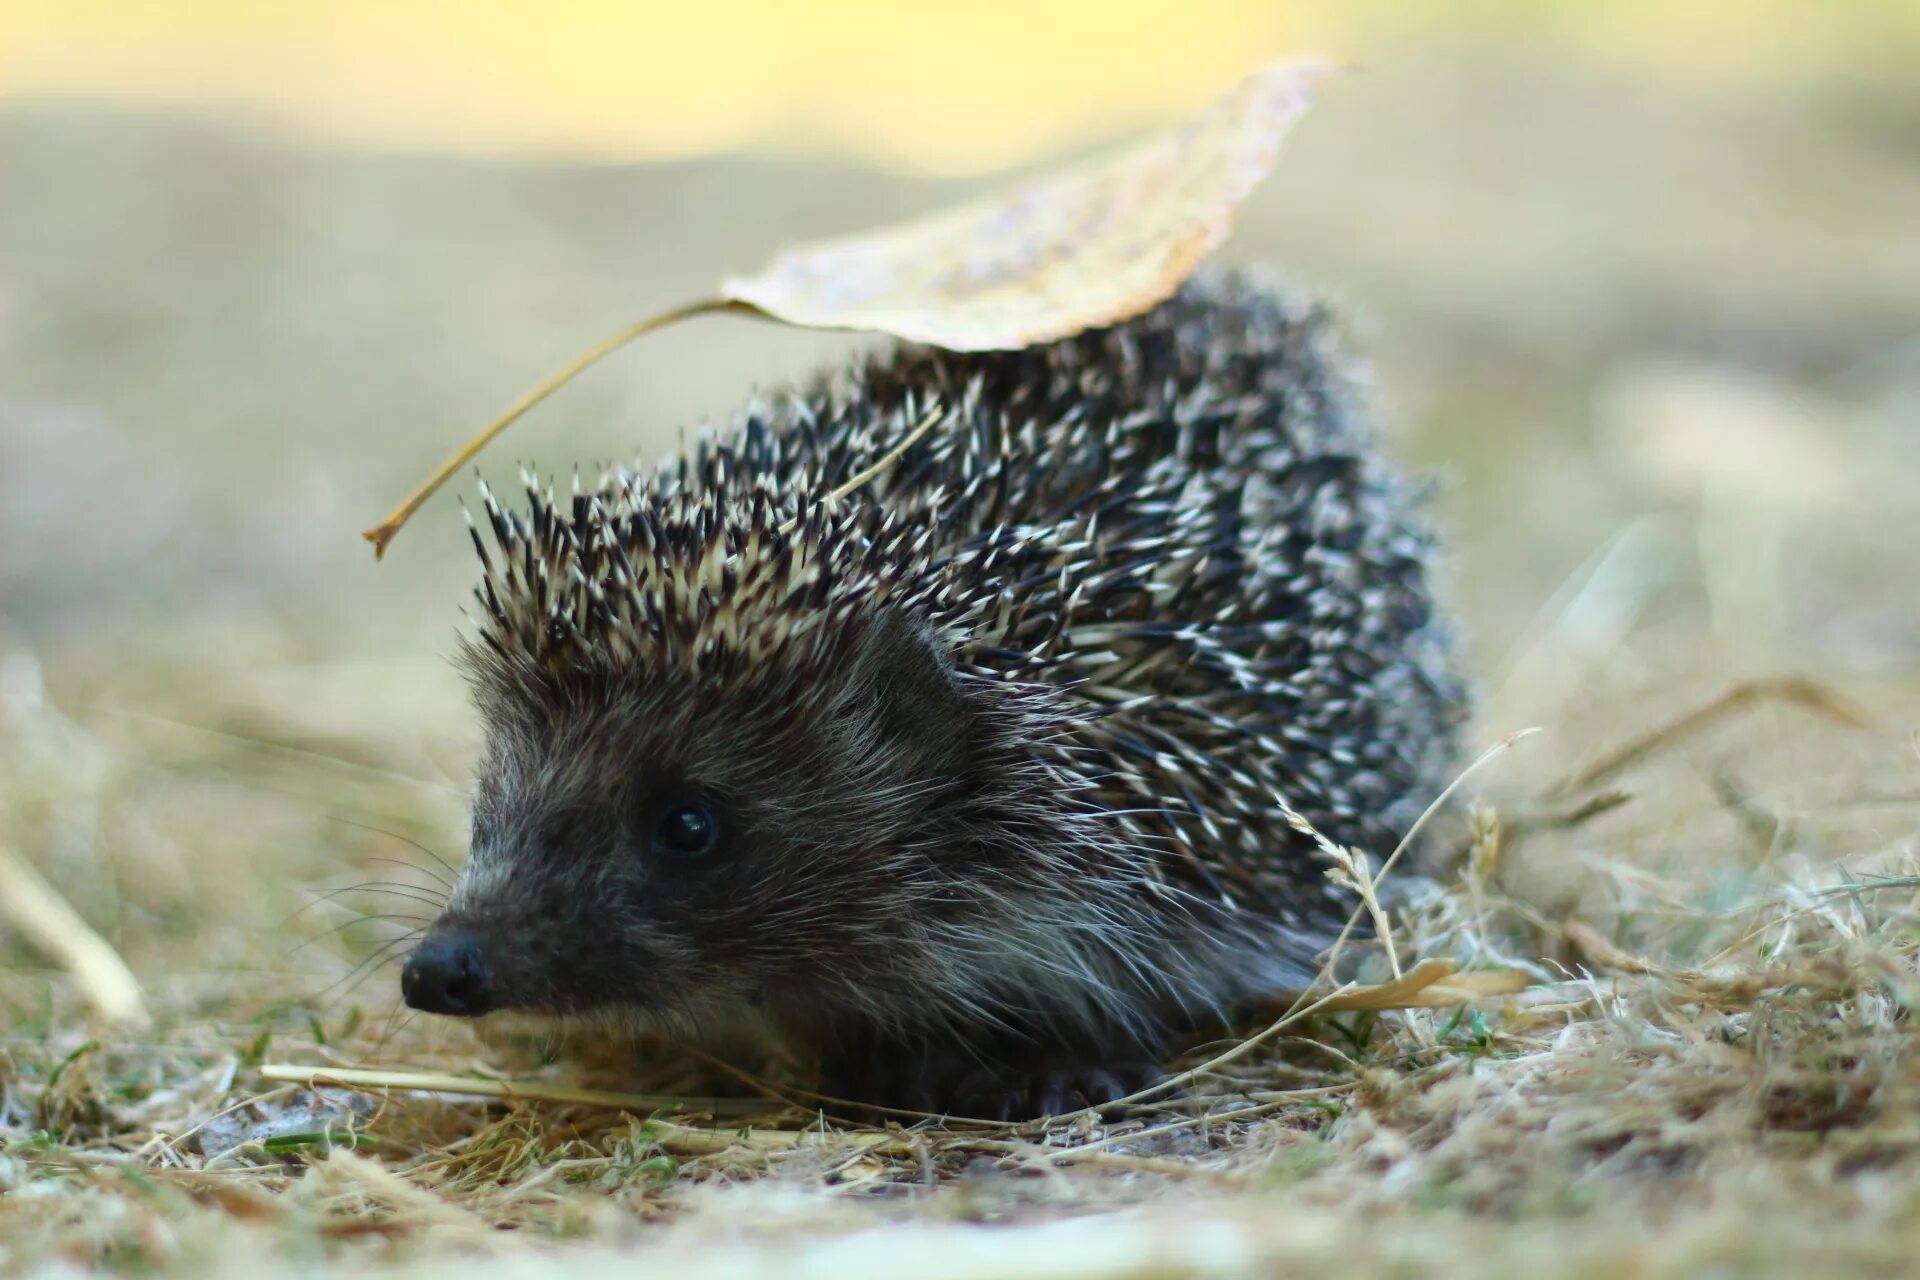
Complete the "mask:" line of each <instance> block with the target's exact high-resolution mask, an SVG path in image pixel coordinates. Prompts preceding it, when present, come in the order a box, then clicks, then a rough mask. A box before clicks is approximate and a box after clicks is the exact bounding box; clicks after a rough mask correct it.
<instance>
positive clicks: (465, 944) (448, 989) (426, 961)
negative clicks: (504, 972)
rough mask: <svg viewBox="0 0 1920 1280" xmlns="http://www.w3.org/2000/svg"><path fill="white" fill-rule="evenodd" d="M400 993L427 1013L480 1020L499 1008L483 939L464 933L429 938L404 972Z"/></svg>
mask: <svg viewBox="0 0 1920 1280" xmlns="http://www.w3.org/2000/svg"><path fill="white" fill-rule="evenodd" d="M400 994H401V995H402V996H403V997H405V999H406V1002H407V1004H408V1005H410V1006H411V1007H413V1008H415V1009H418V1010H420V1011H421V1012H423V1013H445V1014H451V1015H453V1016H455V1017H462V1018H476V1017H479V1016H480V1015H481V1014H484V1013H491V1012H493V1010H494V1009H495V1008H497V1007H498V1001H497V996H496V992H495V988H494V984H493V969H492V966H491V965H489V964H488V963H487V951H486V946H485V944H484V942H483V940H482V939H481V938H480V937H479V936H478V935H477V934H472V933H467V932H464V931H450V932H447V933H437V934H432V935H429V936H428V938H427V940H426V941H425V942H422V943H421V944H420V945H419V946H418V947H415V948H414V950H413V954H412V955H410V956H408V957H407V963H406V966H405V967H404V968H402V969H401V971H400Z"/></svg>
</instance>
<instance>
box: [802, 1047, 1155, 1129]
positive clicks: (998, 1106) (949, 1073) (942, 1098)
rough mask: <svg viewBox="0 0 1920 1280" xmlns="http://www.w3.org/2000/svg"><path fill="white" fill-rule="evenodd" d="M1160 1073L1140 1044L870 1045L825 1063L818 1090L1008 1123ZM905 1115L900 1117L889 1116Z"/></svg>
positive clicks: (1109, 1098)
mask: <svg viewBox="0 0 1920 1280" xmlns="http://www.w3.org/2000/svg"><path fill="white" fill-rule="evenodd" d="M1161 1075H1162V1071H1161V1067H1160V1064H1159V1063H1157V1062H1155V1061H1153V1060H1151V1059H1150V1058H1147V1057H1146V1056H1144V1054H1142V1052H1141V1051H1140V1050H1139V1049H1138V1048H1133V1047H1130V1048H1129V1051H1128V1052H1123V1053H1114V1054H1072V1055H1067V1054H1048V1053H1045V1052H1041V1051H1035V1050H1031V1049H1029V1050H1028V1051H1027V1052H1026V1053H1017V1052H1016V1053H994V1052H990V1051H983V1050H982V1049H980V1048H979V1047H977V1046H972V1045H912V1046H909V1045H899V1044H888V1045H874V1046H871V1047H868V1048H865V1049H864V1050H863V1051H861V1052H858V1053H850V1054H847V1055H846V1056H845V1057H843V1058H842V1059H841V1060H840V1061H838V1062H836V1063H834V1064H833V1065H832V1066H830V1067H829V1069H828V1071H827V1072H826V1073H825V1077H824V1079H823V1081H822V1089H821V1092H822V1093H824V1094H826V1095H827V1096H829V1097H832V1098H836V1099H842V1100H844V1101H845V1102H846V1103H850V1104H851V1103H864V1104H866V1106H865V1107H852V1106H846V1107H842V1108H840V1109H841V1110H843V1111H845V1112H846V1113H847V1114H850V1115H854V1116H855V1117H857V1118H859V1119H863V1120H871V1119H874V1118H876V1117H880V1116H883V1115H885V1113H884V1112H878V1111H872V1110H868V1108H888V1109H891V1110H894V1111H917V1112H925V1113H927V1114H931V1115H949V1116H960V1117H964V1118H966V1119H971V1120H998V1121H1002V1122H1013V1121H1019V1120H1036V1119H1040V1118H1042V1117H1046V1116H1059V1115H1065V1114H1067V1113H1068V1112H1070V1111H1078V1110H1080V1109H1081V1108H1083V1107H1090V1106H1099V1105H1100V1104H1102V1103H1107V1102H1114V1101H1117V1100H1119V1099H1121V1098H1124V1097H1126V1096H1127V1095H1128V1094H1132V1093H1138V1092H1139V1091H1140V1090H1141V1089H1144V1088H1146V1087H1147V1086H1148V1085H1150V1084H1152V1083H1153V1082H1154V1081H1156V1080H1158V1079H1160V1077H1161ZM893 1118H896V1119H902V1118H904V1117H898V1116H896V1117H893Z"/></svg>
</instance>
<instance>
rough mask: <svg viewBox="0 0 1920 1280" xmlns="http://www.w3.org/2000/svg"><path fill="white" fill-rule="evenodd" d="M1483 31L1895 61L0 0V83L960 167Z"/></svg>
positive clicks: (960, 5)
mask: <svg viewBox="0 0 1920 1280" xmlns="http://www.w3.org/2000/svg"><path fill="white" fill-rule="evenodd" d="M1489 36H1498V37H1499V38H1501V39H1503V40H1506V41H1513V42H1522V43H1531V44H1533V45H1534V46H1535V47H1536V48H1537V50H1538V51H1539V53H1540V54H1541V56H1542V57H1561V56H1565V55H1566V54H1567V53H1569V52H1572V53H1575V54H1580V55H1591V56H1592V57H1594V58H1596V59H1599V60H1603V61H1607V60H1611V61H1618V62H1621V63H1624V64H1626V65H1628V66H1635V65H1645V66H1649V67H1657V68H1660V69H1663V70H1665V71H1668V72H1671V71H1675V70H1681V71H1684V73H1685V74H1686V75H1688V76H1692V77H1698V78H1700V79H1702V80H1716V79H1727V78H1736V79H1737V78H1749V77H1755V76H1760V77H1767V78H1779V79H1794V78H1799V77H1802V76H1821V77H1825V76H1830V75H1832V74H1834V73H1835V72H1836V71H1840V72H1843V73H1844V74H1845V75H1847V76H1850V77H1872V78H1896V77H1900V76H1907V75H1911V74H1912V68H1913V54H1914V53H1915V51H1916V50H1920V4H1915V3H1912V2H1911V0H1834V2H1832V3H1820V2H1818V0H1685V2H1682V3H1663V2H1662V0H1609V2H1607V3H1593V4H1572V3H1549V2H1547V0H1467V2H1462V3H1433V4H1427V3H1420V2H1418V0H1350V2H1347V3H1341V2H1339V0H1305V2H1301V3H1285V2H1283V0H1265V2H1261V0H1184V2H1183V3H1180V4H1171V3H1164V2H1156V0H1052V2H1049V3H1032V4H1023V3H1016V2H1014V0H981V2H977V3H967V2H966V0H914V2H911V3H905V2H890V0H828V2H816V3H805V4H792V3H782V2H781V0H707V2H705V3H699V4H686V3H677V4H657V3H622V2H621V0H564V2H563V0H554V2H552V3H541V4H534V3H501V2H499V0H485V2H473V0H401V2H399V3H394V2H391V0H387V2H383V0H187V2H184V3H180V2H176V3H151V2H148V0H7V3H6V4H5V5H0V95H6V96H14V97H22V96H29V97H53V98H86V99H110V100H124V101H126V102H129V103H149V104H151V103H165V104H171V105H176V106H177V105H187V106H207V107H216V108H226V109H239V110H242V111H244V112H246V113H248V114H252V115H262V114H264V115H266V116H270V117H274V118H277V119H278V120H280V121H282V122H288V123H292V124H296V125H298V126H300V127H302V128H304V129H308V130H312V131H314V132H317V133H320V134H322V135H326V136H329V137H332V138H335V139H337V140H342V141H351V142H354V143H359V144H363V145H365V144H370V145H373V146H377V147H385V148H398V149H423V150H448V149H451V150H461V151H470V152H481V153H495V152H528V151H531V152H539V153H550V154H560V155H574V156H589V157H595V158H603V159H649V158H659V157H667V156H681V155H688V154H694V153H700V152H707V151H715V150H734V149H746V148H757V147H769V146H771V147H781V148H797V149H803V150H807V151H819V150H835V151H841V152H845V153H851V154H857V155H861V156H865V157H869V158H874V159H879V160H883V161H887V162H892V163H903V164H908V165H913V166H918V167H924V168H927V169H932V170H938V171H947V172H957V171H969V170H974V169H979V168H983V167H995V166H999V165H1004V164H1007V163H1010V162H1017V161H1019V160H1023V159H1026V158H1028V157H1031V156H1033V155H1035V154H1045V153H1047V152H1049V151H1051V150H1055V149H1058V148H1059V147H1060V146H1061V145H1062V144H1063V142H1066V141H1068V140H1072V139H1077V138H1081V137H1086V136H1096V137H1097V136H1104V135H1108V134H1112V133H1116V132H1120V131H1124V130H1126V129H1129V128H1132V127H1135V126H1137V125H1139V124H1141V123H1142V122H1145V121H1150V120H1157V119H1163V118H1166V117H1167V116H1170V115H1175V114H1180V113H1183V112H1185V111H1187V110H1189V109H1191V108H1192V107H1194V106H1195V105H1197V104H1198V103H1200V102H1202V101H1204V100H1206V99H1207V98H1209V97H1210V96H1212V94H1214V93H1215V92H1217V91H1218V90H1219V88H1220V86H1222V85H1223V84H1225V83H1227V82H1228V81H1230V80H1232V79H1233V78H1235V77H1236V76H1238V75H1239V74H1241V73H1242V72H1244V71H1245V70H1246V69H1247V68H1248V67H1249V66H1251V65H1252V64H1253V63H1255V62H1257V61H1260V60H1262V59H1264V58H1268V57H1272V56H1275V55H1276V54H1280V53H1286V52H1291V51H1297V50H1304V49H1313V50H1319V51H1324V52H1328V53H1331V54H1333V55H1335V56H1338V57H1342V58H1347V59H1351V60H1354V61H1357V62H1359V63H1361V64H1362V65H1365V64H1366V63H1367V62H1368V61H1369V60H1370V59H1372V58H1376V57H1381V56H1391V55H1393V54H1394V53H1395V52H1396V51H1397V50H1399V49H1401V48H1403V47H1405V46H1408V45H1426V44H1431V43H1433V42H1436V41H1440V42H1464V41H1472V40H1478V39H1485V38H1488V37H1489Z"/></svg>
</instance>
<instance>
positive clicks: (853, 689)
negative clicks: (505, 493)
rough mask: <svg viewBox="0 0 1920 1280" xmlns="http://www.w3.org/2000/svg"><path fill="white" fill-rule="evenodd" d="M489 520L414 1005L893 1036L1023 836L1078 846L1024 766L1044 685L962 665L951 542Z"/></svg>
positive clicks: (760, 518)
mask: <svg viewBox="0 0 1920 1280" xmlns="http://www.w3.org/2000/svg"><path fill="white" fill-rule="evenodd" d="M486 515H487V520H488V523H490V524H491V526H492V529H491V532H492V539H491V545H488V544H487V542H486V540H484V539H482V537H481V536H480V534H479V533H478V532H477V531H476V534H475V542H476V545H477V546H479V547H480V556H481V559H482V561H483V564H484V565H485V576H484V578H483V581H482V582H481V585H480V587H479V588H478V592H477V594H478V597H479V601H480V605H481V610H480V613H479V616H478V619H477V622H478V629H477V636H476V638H474V639H472V640H470V641H469V642H468V643H467V645H466V648H465V654H464V665H465V667H466V669H467V671H468V674H469V676H470V678H471V681H472V683H473V686H474V689H475V693H476V700H477V703H478V706H479V709H480V712H481V717H482V720H483V722H484V726H485V739H486V746H485V752H484V756H483V759H482V763H481V767H480V771H479V780H478V788H477V795H476V800H475V807H474V821H473V837H472V851H471V855H470V860H469V863H468V866H467V867H466V869H465V870H464V872H463V873H462V876H461V878H460V881H459V883H458V885H457V886H456V888H455V891H454V893H453V894H452V896H451V899H450V901H449V903H448V907H447V910H446V912H445V913H444V914H443V916H442V917H441V919H440V920H439V921H438V922H437V923H436V924H435V926H434V927H433V929H432V930H431V931H430V933H429V935H428V938H427V940H426V941H425V942H424V943H423V944H422V945H421V946H420V947H419V948H418V949H417V950H416V951H415V953H414V954H413V956H412V957H411V958H410V959H409V962H408V965H407V968H406V971H405V975H404V977H403V983H404V987H405V990H406V993H407V998H408V1000H409V1002H410V1003H412V1004H414V1005H415V1006H416V1007H420V1008H423V1009H428V1010H430V1011H434V1012H442V1013H460V1014H481V1013H487V1012H491V1011H493V1010H496V1009H521V1010H529V1011H535V1012H544V1013H555V1014H561V1015H613V1016H615V1017H622V1018H623V1019H624V1020H625V1021H628V1022H630V1023H636V1024H638V1025H640V1026H642V1027H646V1028H657V1029H663V1030H668V1031H678V1032H683V1033H695V1032H704V1031H708V1030H711V1029H713V1028H714V1027H715V1026H720V1025H726V1024H730V1023H734V1022H738V1021H741V1020H747V1021H756V1020H757V1021H766V1020H771V1021H772V1022H773V1023H775V1024H778V1023H780V1022H781V1021H782V1020H792V1021H795V1022H807V1023H809V1024H816V1023H818V1022H819V1021H820V1019H821V1017H822V1016H826V1017H828V1018H829V1020H831V1014H832V1009H833V1008H836V1007H840V1006H848V1007H850V1006H851V1004H852V1003H858V1004H861V1005H862V1006H863V1010H862V1012H863V1014H864V1015H865V1016H868V1017H871V1016H872V1015H873V1014H874V1012H875V1011H876V1010H875V1009H874V1008H873V1006H874V1004H875V1002H876V1001H881V1002H884V1000H885V999H886V996H887V992H888V991H889V990H890V989H891V990H897V991H898V992H900V993H901V996H902V999H905V998H906V993H910V992H914V991H925V990H926V989H927V987H928V985H929V984H930V983H934V982H935V981H936V977H935V975H933V974H932V973H930V972H918V971H916V970H915V965H916V964H917V963H921V962H924V964H925V965H926V966H927V967H928V968H929V969H931V968H932V967H934V966H936V965H942V964H943V962H942V961H941V959H940V957H941V956H943V955H946V954H948V953H947V952H946V951H944V950H942V949H941V948H940V947H939V945H938V944H939V941H940V938H939V935H940V934H941V933H942V931H943V930H945V931H947V932H948V933H949V934H951V933H952V932H953V931H955V930H960V931H964V930H966V929H967V928H969V927H970V926H969V925H968V922H967V921H968V913H969V910H970V907H969V901H968V899H969V896H970V895H972V896H974V897H978V895H979V894H980V893H981V892H982V886H986V885H991V884H992V883H993V875H992V870H991V866H990V865H989V864H991V863H993V862H994V861H995V860H1005V861H1007V862H1009V863H1017V862H1018V861H1019V860H1018V859H1015V858H1012V857H1010V856H1009V855H1010V852H1011V851H1010V849H1009V848H1008V847H1007V846H1008V843H1009V841H1014V842H1021V841H1024V842H1028V843H1031V842H1033V841H1034V840H1036V839H1045V838H1049V837H1048V832H1051V833H1052V836H1051V838H1053V839H1058V838H1059V837H1060V833H1059V831H1058V830H1057V827H1058V821H1057V818H1056V817H1055V815H1057V814H1058V813H1059V811H1060V809H1061V804H1060V802H1059V798H1058V796H1059V791H1060V788H1059V786H1058V780H1057V779H1055V778H1051V777H1049V776H1046V770H1045V768H1044V766H1037V765H1026V766H1023V765H1021V764H1020V763H1019V757H1020V750H1019V748H1020V746H1021V744H1022V743H1023V742H1024V741H1026V740H1027V739H1029V738H1031V736H1032V733H1033V727H1034V725H1036V724H1037V723H1041V722H1043V721H1044V720H1045V719H1046V718H1047V716H1046V714H1045V708H1044V707H1041V706H1038V705H1036V703H1035V701H1034V699H1036V698H1042V697H1045V696H1046V695H1045V693H1044V692H1043V691H1040V690H1038V689H1037V688H1035V687H1023V686H1020V685H1018V684H1017V683H1010V682H1005V681H998V680H995V679H994V678H992V677H989V676H986V675H984V674H982V673H978V672H972V671H969V670H965V669H963V668H962V666H961V665H959V664H957V663H956V661H955V654H956V652H957V645H958V640H957V636H958V632H959V629H960V627H961V624H962V622H963V620H964V615H965V611H966V607H967V606H966V604H965V602H964V601H956V600H955V599H953V598H952V591H951V587H950V583H949V581H948V577H947V574H946V572H945V570H944V569H943V568H942V566H940V565H937V564H935V563H932V562H930V559H929V553H928V550H927V547H928V544H929V542H930V540H931V533H930V530H928V529H926V528H919V529H914V528H906V527H902V526H900V525H897V524H895V523H893V522H890V521H889V520H888V519H887V518H886V517H885V516H884V515H883V514H882V513H881V512H880V511H878V510H877V509H875V508H872V507H870V506H867V507H863V506H858V505H852V504H846V503H842V502H836V501H835V500H833V499H831V498H830V497H821V498H819V499H808V498H801V497H792V496H787V497H782V498H778V499H776V498H775V497H774V496H773V495H771V494H769V493H767V492H765V491H764V490H758V489H756V490H753V491H751V492H747V493H731V494H730V493H727V492H725V491H724V489H721V488H717V487H710V488H706V489H689V488H682V487H678V486H674V485H672V484H668V483H662V482H653V483H639V482H634V481H631V480H625V479H622V480H618V481H616V482H614V483H613V484H612V485H611V486H610V487H608V488H605V489H602V490H601V491H600V492H598V493H596V494H580V493H576V495H575V497H574V500H573V502H572V504H571V507H570V509H567V510H563V509H561V508H560V507H558V506H557V505H556V504H555V503H554V501H553V499H552V495H551V491H547V492H545V493H543V492H541V491H540V490H539V489H538V488H537V487H535V488H533V490H532V497H531V502H530V506H529V509H528V510H527V511H526V512H525V513H524V514H523V513H521V512H519V511H512V512H509V511H503V510H502V508H501V507H500V505H499V504H498V503H496V502H495V501H494V500H493V498H492V496H491V495H490V494H488V495H486ZM989 762H991V763H989ZM978 905H979V908H980V910H982V911H985V910H987V909H988V904H986V903H979V904H978Z"/></svg>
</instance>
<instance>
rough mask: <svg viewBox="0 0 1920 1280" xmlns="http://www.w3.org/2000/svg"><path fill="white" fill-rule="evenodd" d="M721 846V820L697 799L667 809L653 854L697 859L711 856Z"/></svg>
mask: <svg viewBox="0 0 1920 1280" xmlns="http://www.w3.org/2000/svg"><path fill="white" fill-rule="evenodd" d="M719 843H720V820H719V819H718V818H716V817H714V816H713V810H712V809H711V808H709V807H708V806H706V805H705V804H702V803H701V802H700V801H698V800H690V801H685V802H683V803H680V804H676V805H674V806H673V807H672V808H670V809H668V810H667V812H666V816H665V817H663V818H661V819H660V829H659V830H658V831H655V832H654V833H653V851H654V852H655V853H664V854H667V855H669V856H671V857H675V858H698V857H701V856H702V855H704V854H709V853H712V852H713V850H714V848H715V846H717V845H718V844H719Z"/></svg>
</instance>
